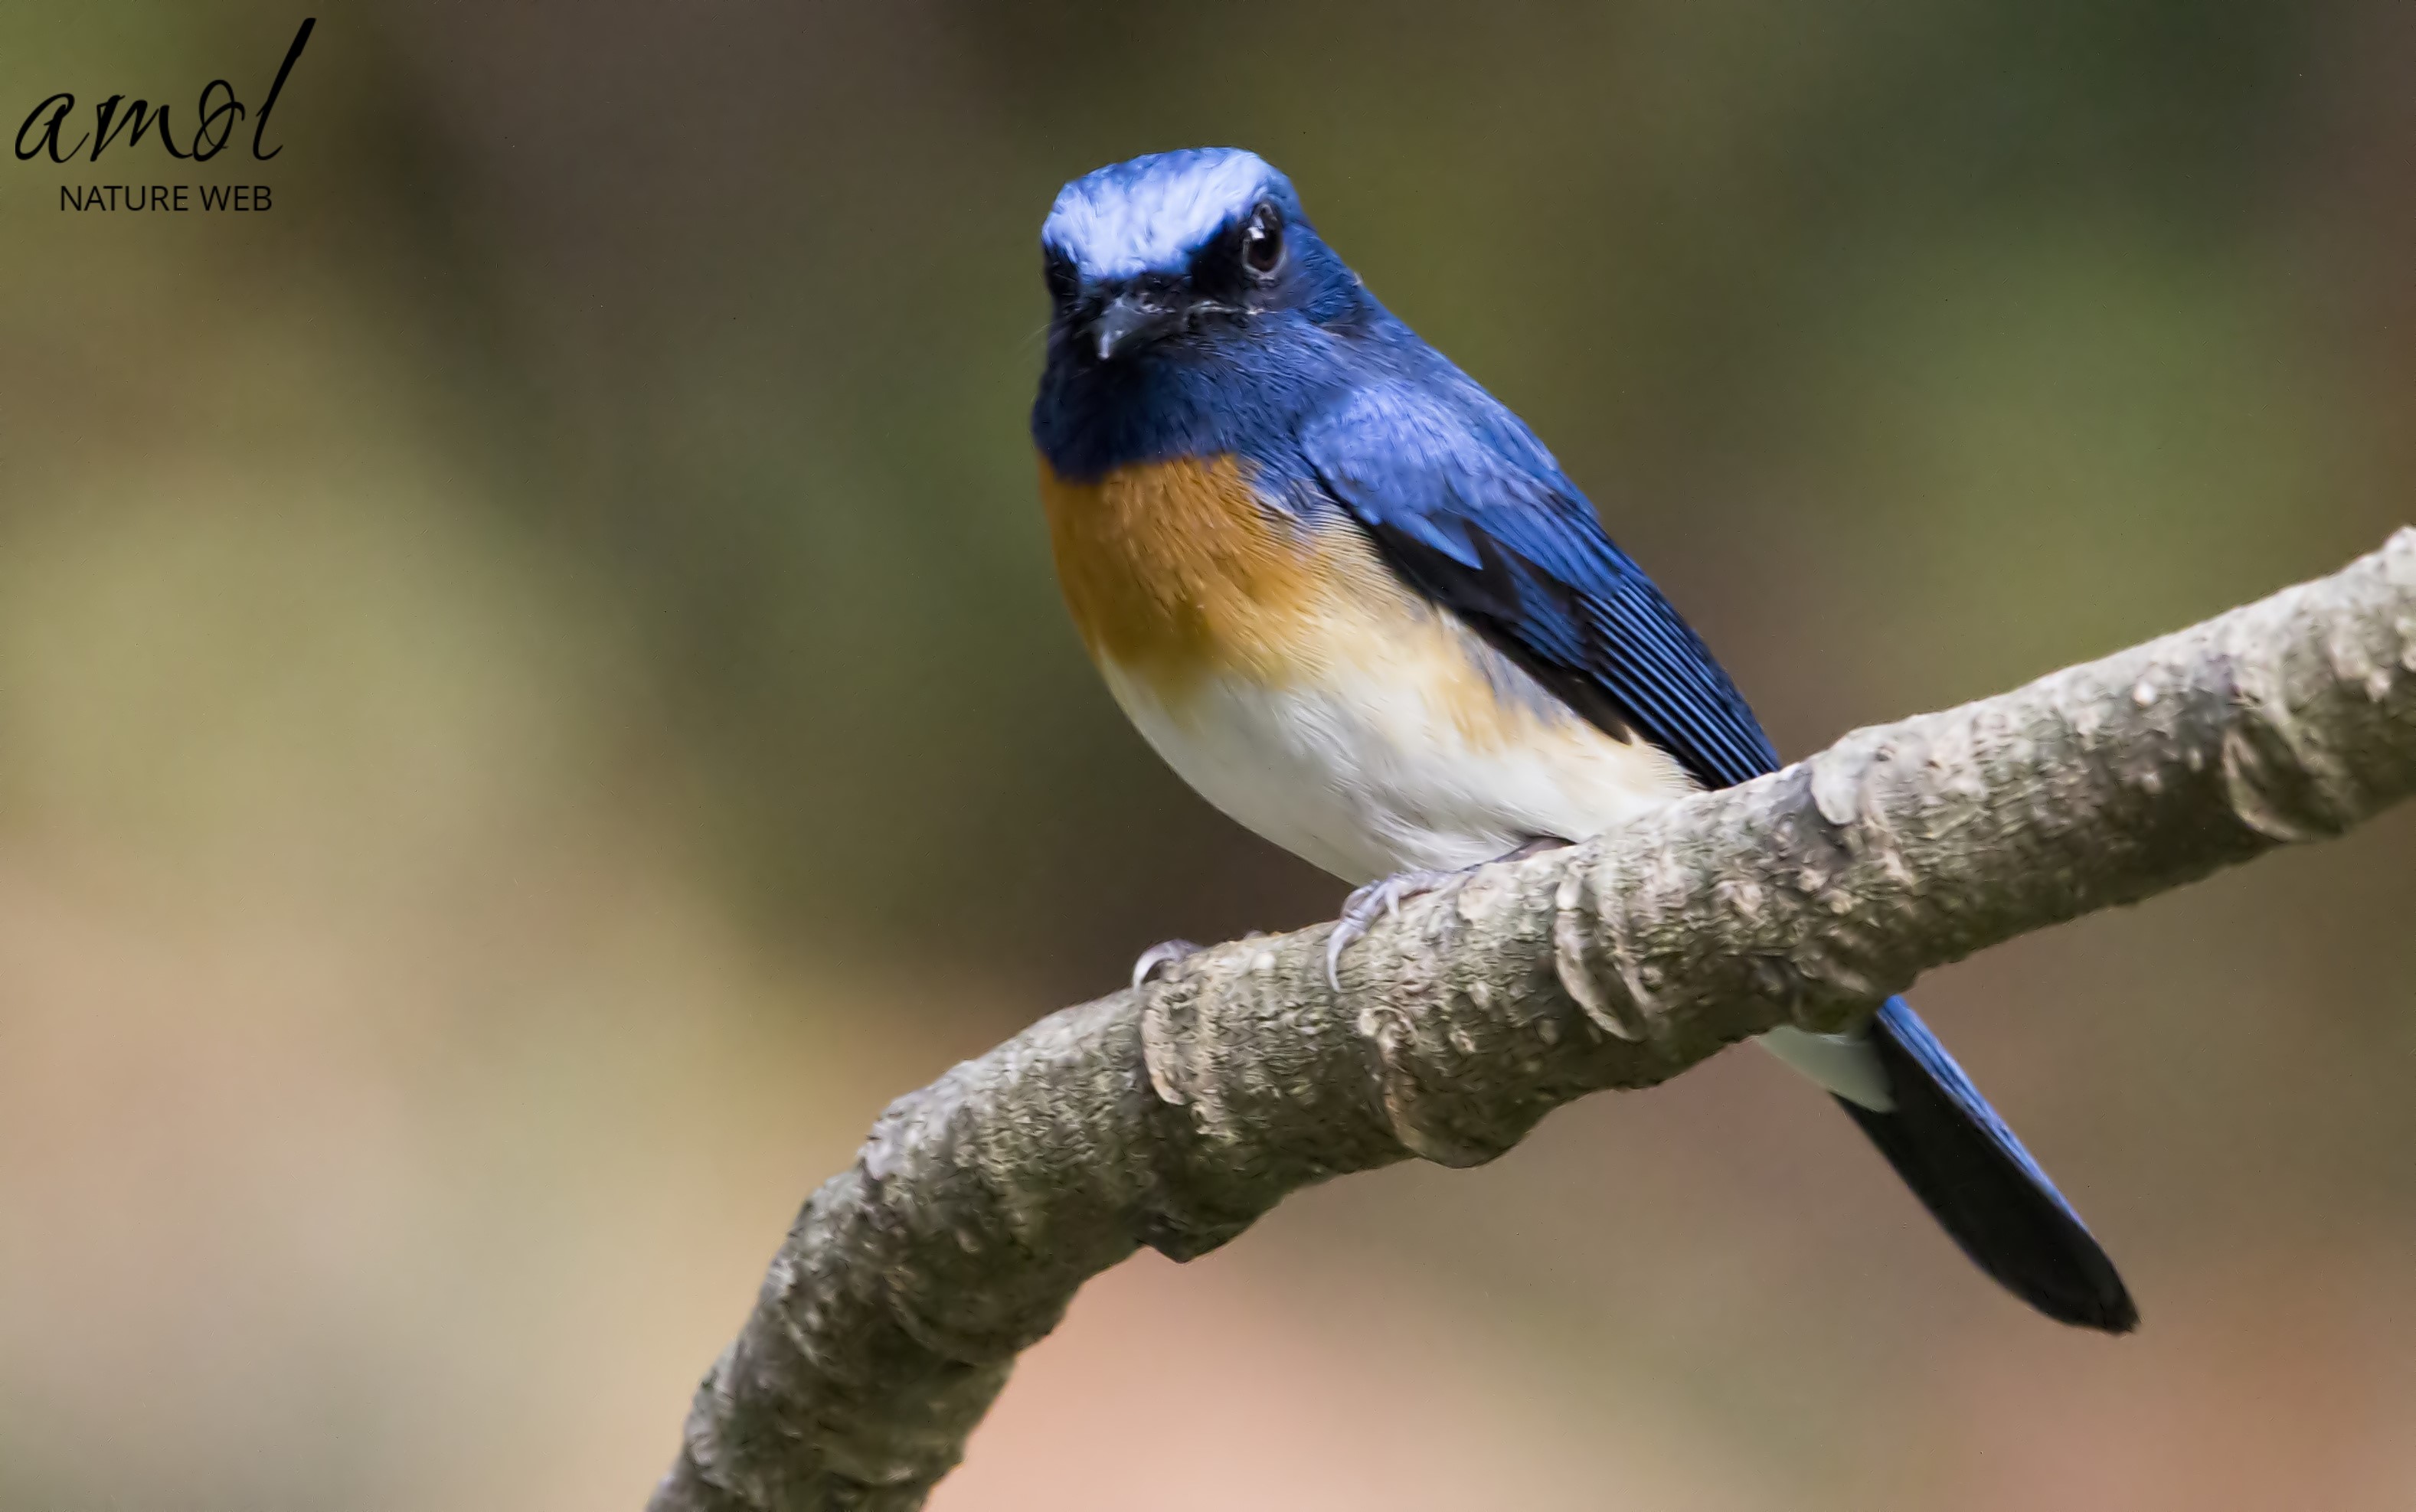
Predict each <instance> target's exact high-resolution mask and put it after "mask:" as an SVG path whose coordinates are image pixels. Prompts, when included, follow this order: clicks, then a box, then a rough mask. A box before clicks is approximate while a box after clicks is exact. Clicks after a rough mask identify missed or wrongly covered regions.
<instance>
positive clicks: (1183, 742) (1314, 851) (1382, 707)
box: [1105, 637, 1693, 883]
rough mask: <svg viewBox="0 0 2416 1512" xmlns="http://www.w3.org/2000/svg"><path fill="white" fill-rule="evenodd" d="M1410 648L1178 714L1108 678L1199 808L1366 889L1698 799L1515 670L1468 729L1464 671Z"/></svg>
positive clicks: (1218, 691) (1195, 696) (1114, 675)
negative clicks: (1210, 807)
mask: <svg viewBox="0 0 2416 1512" xmlns="http://www.w3.org/2000/svg"><path fill="white" fill-rule="evenodd" d="M1422 638H1423V637H1422ZM1401 650H1402V654H1400V655H1398V656H1396V657H1392V658H1390V659H1388V661H1387V664H1386V665H1383V666H1375V667H1335V666H1331V665H1330V664H1329V665H1328V666H1325V667H1323V668H1321V670H1320V671H1319V673H1318V674H1317V675H1314V676H1306V677H1296V678H1293V679H1291V680H1289V681H1287V682H1286V683H1284V684H1282V685H1277V686H1268V685H1265V684H1262V683H1260V682H1257V681H1247V680H1244V679H1241V678H1238V677H1226V678H1219V679H1214V680H1210V681H1207V682H1205V683H1203V684H1201V685H1200V686H1196V687H1193V688H1191V689H1188V690H1186V692H1185V697H1184V699H1183V701H1182V703H1181V705H1180V706H1179V707H1171V708H1170V707H1169V706H1168V705H1167V704H1166V703H1165V702H1163V701H1161V700H1160V699H1159V697H1158V696H1156V695H1155V693H1154V692H1153V691H1152V690H1151V689H1149V688H1148V687H1146V686H1144V685H1142V684H1141V683H1140V682H1139V681H1137V680H1135V679H1133V678H1131V677H1128V676H1126V675H1125V674H1124V673H1123V672H1122V671H1121V669H1119V668H1117V667H1115V666H1107V667H1106V668H1105V670H1106V672H1107V677H1108V684H1109V686H1110V689H1111V690H1112V691H1113V692H1114V694H1115V697H1116V701H1117V702H1118V703H1120V704H1122V705H1123V706H1124V710H1125V713H1126V715H1128V716H1129V717H1130V718H1131V720H1132V722H1133V724H1134V726H1136V727H1138V728H1139V729H1140V733H1141V735H1142V737H1143V738H1144V739H1146V740H1147V741H1149V743H1150V745H1151V746H1152V747H1154V748H1155V750H1156V751H1157V753H1158V755H1159V756H1163V757H1164V758H1165V759H1166V762H1167V764H1168V765H1169V766H1171V767H1172V768H1174V770H1175V771H1177V772H1179V773H1181V774H1182V776H1183V778H1184V780H1185V781H1186V782H1188V783H1190V784H1191V786H1193V787H1195V788H1197V789H1198V790H1199V791H1200V795H1201V796H1202V797H1204V798H1206V799H1207V800H1208V801H1210V802H1211V803H1214V804H1216V807H1218V808H1219V809H1222V810H1223V811H1224V812H1225V813H1227V814H1228V815H1231V816H1232V817H1233V818H1234V819H1236V820H1238V821H1240V822H1241V823H1242V824H1244V825H1246V827H1248V828H1249V829H1251V830H1253V831H1257V832H1258V833H1259V834H1261V835H1263V836H1264V837H1265V838H1267V839H1268V840H1271V841H1273V842H1274V843H1275V844H1276V845H1278V846H1283V847H1284V848H1285V849H1286V850H1289V851H1291V852H1292V853H1293V854H1294V855H1297V856H1300V857H1302V858H1303V859H1305V860H1306V861H1311V862H1313V863H1315V864H1316V865H1318V866H1321V867H1323V868H1324V869H1325V870H1326V871H1329V872H1332V873H1333V874H1334V875H1335V876H1339V877H1342V878H1345V879H1346V880H1348V881H1351V882H1354V883H1355V882H1367V881H1372V880H1374V879H1375V878H1377V877H1379V876H1387V875H1389V874H1391V873H1394V872H1397V871H1405V870H1411V869H1428V870H1436V871H1449V870H1454V869H1457V868H1458V867H1462V866H1472V865H1475V864H1476V863H1478V862H1480V861H1491V860H1492V859H1494V858H1495V857H1497V856H1501V855H1502V854H1504V853H1506V852H1508V851H1511V850H1515V849H1517V848H1518V846H1521V845H1523V844H1525V843H1526V842H1528V841H1530V840H1533V839H1537V838H1539V837H1545V836H1550V837H1556V838H1560V839H1564V840H1581V839H1584V838H1585V837H1586V836H1588V835H1592V834H1595V833H1598V832H1600V831H1604V830H1608V829H1613V828H1616V827H1617V826H1619V825H1622V824H1624V823H1626V822H1628V821H1629V820H1631V819H1633V818H1635V817H1637V816H1638V815H1641V814H1645V813H1649V812H1651V811H1652V810H1653V809H1654V808H1657V807H1659V806H1660V805H1662V804H1664V803H1667V802H1669V801H1672V800H1673V799H1676V798H1680V797H1683V796H1684V795H1685V794H1686V793H1688V792H1690V791H1692V790H1693V784H1692V783H1691V782H1690V781H1689V780H1688V779H1687V777H1686V776H1685V774H1684V771H1682V770H1681V769H1680V768H1679V766H1678V764H1677V763H1676V762H1674V761H1672V760H1670V759H1669V757H1668V756H1665V755H1663V754H1662V753H1661V752H1660V751H1658V750H1656V749H1654V748H1653V746H1651V745H1648V744H1646V743H1644V742H1643V741H1633V742H1629V741H1618V740H1614V739H1612V738H1611V737H1610V736H1608V735H1606V734H1604V733H1603V732H1602V731H1600V730H1598V729H1596V728H1594V727H1593V726H1592V725H1589V724H1587V723H1586V722H1585V721H1584V720H1582V719H1580V718H1578V716H1577V715H1576V714H1575V713H1573V712H1571V711H1568V710H1566V709H1564V708H1563V707H1562V706H1561V705H1559V704H1558V703H1557V702H1556V701H1554V700H1551V699H1550V698H1549V697H1548V696H1547V695H1546V694H1545V693H1544V692H1543V690H1542V689H1541V688H1539V687H1536V686H1534V685H1533V683H1532V682H1531V681H1526V680H1525V679H1524V675H1523V674H1520V673H1518V672H1517V671H1516V669H1515V668H1513V667H1511V666H1509V665H1508V664H1507V663H1506V662H1502V663H1501V664H1500V666H1495V667H1490V668H1489V669H1488V670H1489V673H1490V675H1491V676H1492V678H1493V679H1494V680H1495V681H1499V682H1501V683H1502V684H1503V686H1504V696H1503V697H1502V699H1501V700H1500V701H1499V704H1498V706H1497V707H1496V708H1494V709H1492V710H1489V711H1486V712H1484V713H1483V714H1481V715H1472V713H1471V711H1470V708H1469V700H1468V697H1467V682H1468V679H1467V675H1466V665H1465V664H1462V665H1461V666H1457V667H1454V666H1430V664H1431V663H1432V662H1433V661H1435V660H1437V658H1436V657H1435V656H1434V655H1433V647H1432V645H1431V643H1429V645H1428V646H1427V647H1416V648H1402V649H1401ZM1458 651H1459V648H1457V647H1452V648H1450V652H1451V654H1454V655H1457V653H1458ZM1474 654H1476V655H1479V656H1486V657H1490V656H1491V655H1492V653H1491V652H1490V651H1482V650H1479V651H1476V652H1475V653H1474ZM1496 660H1498V658H1497V659H1496ZM1429 672H1431V673H1432V674H1433V675H1427V674H1428V673H1429ZM1513 679H1515V680H1517V681H1515V682H1514V681H1510V680H1513Z"/></svg>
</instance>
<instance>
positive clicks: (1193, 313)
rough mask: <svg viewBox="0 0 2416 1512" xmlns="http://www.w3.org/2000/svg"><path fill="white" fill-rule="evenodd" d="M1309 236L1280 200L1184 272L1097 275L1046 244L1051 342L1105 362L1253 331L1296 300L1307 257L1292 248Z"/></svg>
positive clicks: (1202, 249) (1225, 233) (1242, 222)
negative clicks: (1184, 342)
mask: <svg viewBox="0 0 2416 1512" xmlns="http://www.w3.org/2000/svg"><path fill="white" fill-rule="evenodd" d="M1309 238H1310V233H1309V232H1308V231H1307V229H1306V227H1305V226H1295V225H1292V224H1290V223H1288V221H1287V218H1286V217H1285V215H1284V213H1283V211H1282V209H1281V208H1280V207H1278V206H1277V205H1276V203H1275V202H1274V201H1273V200H1261V201H1259V202H1257V203H1256V204H1254V205H1252V206H1251V207H1250V209H1249V211H1248V212H1247V213H1246V214H1245V215H1242V216H1240V217H1235V218H1234V219H1233V220H1231V222H1229V223H1228V224H1227V225H1225V226H1224V227H1223V228H1222V229H1221V230H1219V231H1218V232H1216V234H1215V235H1213V236H1211V237H1209V238H1208V240H1206V241H1205V242H1203V243H1201V244H1200V246H1199V247H1197V248H1196V249H1194V250H1193V252H1192V254H1191V256H1190V259H1189V260H1188V262H1186V264H1185V267H1184V269H1183V271H1182V272H1180V273H1155V272H1153V273H1140V274H1136V275H1132V276H1130V277H1121V278H1090V277H1084V275H1083V272H1082V270H1081V268H1080V265H1079V264H1078V263H1077V262H1076V261H1075V260H1074V258H1073V257H1072V256H1071V255H1069V254H1068V253H1067V252H1065V250H1064V249H1063V248H1061V247H1053V246H1051V247H1044V248H1043V249H1042V250H1043V266H1042V276H1043V277H1045V278H1046V279H1047V281H1048V285H1049V301H1050V303H1051V305H1052V306H1053V307H1054V309H1053V313H1052V316H1051V321H1050V331H1051V336H1052V341H1051V345H1052V346H1058V347H1060V349H1061V350H1063V351H1065V352H1068V353H1069V354H1072V355H1075V356H1076V357H1077V359H1078V360H1087V361H1090V362H1095V363H1103V364H1104V363H1110V362H1115V361H1117V360H1119V359H1121V358H1129V357H1131V356H1133V355H1134V354H1136V353H1139V352H1144V351H1147V350H1150V349H1152V348H1155V347H1157V346H1160V345H1162V344H1165V343H1168V342H1171V341H1177V340H1181V339H1183V338H1185V337H1195V338H1197V337H1213V336H1215V335H1216V334H1219V333H1227V332H1231V331H1234V330H1237V329H1241V328H1244V327H1246V326H1247V325H1248V324H1249V323H1250V322H1253V321H1254V320H1256V319H1258V318H1259V317H1261V316H1263V315H1265V314H1267V313H1268V312H1270V311H1273V310H1278V309H1285V308H1290V307H1294V306H1295V305H1297V304H1298V303H1299V296H1300V293H1301V290H1302V283H1303V280H1302V279H1301V278H1300V277H1298V270H1299V263H1300V262H1301V259H1300V258H1299V257H1298V256H1296V255H1295V248H1294V246H1293V243H1294V242H1295V240H1298V241H1300V242H1301V243H1303V244H1306V243H1307V242H1308V240H1309Z"/></svg>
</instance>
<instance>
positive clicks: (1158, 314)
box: [1091, 289, 1183, 362]
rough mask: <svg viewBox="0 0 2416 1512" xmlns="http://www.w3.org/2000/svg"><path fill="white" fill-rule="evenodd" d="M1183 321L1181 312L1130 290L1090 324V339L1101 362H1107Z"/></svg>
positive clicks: (1111, 301) (1111, 302)
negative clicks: (1119, 353)
mask: <svg viewBox="0 0 2416 1512" xmlns="http://www.w3.org/2000/svg"><path fill="white" fill-rule="evenodd" d="M1182 320H1183V312H1182V311H1181V310H1178V309H1174V308H1171V307H1169V306H1167V305H1165V304H1162V303H1160V302H1158V301H1157V300H1155V299H1153V298H1151V297H1149V296H1148V295H1146V294H1144V293H1142V292H1140V291H1139V290H1133V289H1128V290H1126V291H1125V292H1123V293H1120V294H1118V295H1116V297H1115V298H1113V299H1111V300H1110V301H1108V307H1107V308H1106V309H1103V310H1101V311H1100V312H1099V318H1098V319H1097V320H1095V321H1093V322H1091V338H1092V340H1093V341H1094V342H1095V343H1096V350H1097V352H1098V354H1099V360H1100V361H1101V362H1106V361H1108V360H1109V359H1110V358H1111V357H1113V356H1114V355H1115V354H1116V353H1117V352H1123V351H1125V350H1126V349H1128V348H1130V347H1133V346H1136V345H1138V344H1140V343H1141V342H1144V341H1147V340H1149V339H1150V338H1151V337H1155V336H1159V335H1162V334H1164V333H1165V332H1166V331H1168V330H1170V329H1171V328H1172V327H1174V326H1176V325H1178V324H1180V323H1182Z"/></svg>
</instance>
